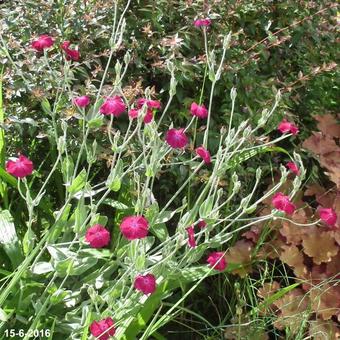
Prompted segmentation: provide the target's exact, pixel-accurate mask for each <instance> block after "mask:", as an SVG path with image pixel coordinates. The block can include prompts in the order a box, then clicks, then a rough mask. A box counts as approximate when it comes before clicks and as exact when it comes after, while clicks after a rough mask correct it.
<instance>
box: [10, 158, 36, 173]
mask: <svg viewBox="0 0 340 340" xmlns="http://www.w3.org/2000/svg"><path fill="white" fill-rule="evenodd" d="M6 171H7V172H8V173H9V174H11V175H13V176H15V177H18V178H23V177H26V176H29V175H31V174H32V172H33V163H32V161H30V160H29V159H28V158H27V157H25V156H24V155H19V158H17V159H16V160H15V161H11V160H8V161H7V163H6Z"/></svg>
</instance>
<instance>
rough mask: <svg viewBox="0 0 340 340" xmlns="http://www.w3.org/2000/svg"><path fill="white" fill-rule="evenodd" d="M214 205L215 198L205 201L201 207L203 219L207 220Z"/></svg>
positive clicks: (210, 197)
mask: <svg viewBox="0 0 340 340" xmlns="http://www.w3.org/2000/svg"><path fill="white" fill-rule="evenodd" d="M213 205H214V196H213V195H211V196H209V198H208V199H207V200H205V201H204V202H203V203H202V204H201V206H200V207H199V215H200V217H201V218H205V217H206V216H208V215H209V214H210V213H211V210H212V208H213Z"/></svg>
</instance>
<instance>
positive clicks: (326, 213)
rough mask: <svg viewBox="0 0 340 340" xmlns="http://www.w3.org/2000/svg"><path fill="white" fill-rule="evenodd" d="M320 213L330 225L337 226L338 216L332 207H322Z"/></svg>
mask: <svg viewBox="0 0 340 340" xmlns="http://www.w3.org/2000/svg"><path fill="white" fill-rule="evenodd" d="M319 215H320V218H321V219H322V220H323V221H324V222H325V223H326V224H328V225H329V226H330V227H334V226H335V224H336V220H337V218H338V216H337V215H336V212H335V211H334V210H333V209H332V208H320V209H319Z"/></svg>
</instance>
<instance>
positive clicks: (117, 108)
mask: <svg viewBox="0 0 340 340" xmlns="http://www.w3.org/2000/svg"><path fill="white" fill-rule="evenodd" d="M125 109H126V106H125V104H124V101H123V99H122V98H121V97H119V96H114V97H108V98H106V100H105V102H104V103H103V104H102V106H101V107H100V109H99V111H100V113H102V114H103V115H113V116H115V117H119V116H120V115H121V114H122V113H123V112H124V111H125Z"/></svg>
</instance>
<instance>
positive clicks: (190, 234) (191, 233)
mask: <svg viewBox="0 0 340 340" xmlns="http://www.w3.org/2000/svg"><path fill="white" fill-rule="evenodd" d="M185 230H186V231H187V233H188V237H189V239H188V245H189V247H190V248H195V247H196V240H195V229H194V226H193V225H191V226H190V227H188V228H186V229H185Z"/></svg>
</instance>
